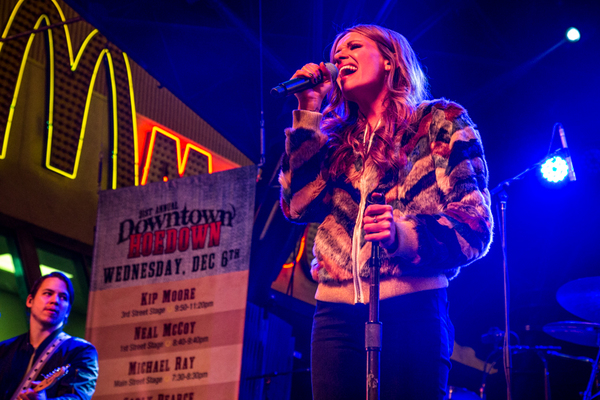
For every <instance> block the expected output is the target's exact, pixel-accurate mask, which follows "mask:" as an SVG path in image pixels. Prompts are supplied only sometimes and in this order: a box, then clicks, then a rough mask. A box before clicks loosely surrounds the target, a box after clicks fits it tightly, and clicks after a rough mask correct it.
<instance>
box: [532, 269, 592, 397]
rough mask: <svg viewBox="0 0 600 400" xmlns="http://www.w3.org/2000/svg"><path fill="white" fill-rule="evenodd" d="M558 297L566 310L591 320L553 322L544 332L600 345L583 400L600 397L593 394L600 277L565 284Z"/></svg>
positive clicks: (562, 338) (566, 338) (584, 344)
mask: <svg viewBox="0 0 600 400" xmlns="http://www.w3.org/2000/svg"><path fill="white" fill-rule="evenodd" d="M556 299H557V300H558V303H559V304H560V305H561V306H563V308H564V309H565V310H567V311H569V312H570V313H572V314H574V315H576V316H578V317H579V318H582V319H585V320H588V321H591V322H582V321H562V322H553V323H550V324H547V325H546V326H544V332H546V333H547V334H549V335H550V336H552V337H555V338H557V339H561V340H566V341H567V342H571V343H575V344H580V345H583V346H592V347H598V348H599V350H598V355H597V356H596V360H595V361H594V362H593V364H592V374H591V376H590V380H589V382H588V385H587V388H586V390H585V392H584V393H583V400H592V399H594V398H596V397H598V396H600V392H598V393H596V394H594V395H592V386H593V383H594V379H595V378H596V375H597V374H598V361H599V359H600V276H594V277H590V278H581V279H577V280H574V281H571V282H568V283H566V284H564V285H563V286H562V287H561V288H560V289H558V292H557V293H556Z"/></svg>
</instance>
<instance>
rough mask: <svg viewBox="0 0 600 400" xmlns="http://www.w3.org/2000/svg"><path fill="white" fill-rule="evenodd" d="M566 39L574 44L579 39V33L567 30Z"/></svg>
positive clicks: (575, 30)
mask: <svg viewBox="0 0 600 400" xmlns="http://www.w3.org/2000/svg"><path fill="white" fill-rule="evenodd" d="M566 35H567V39H568V40H569V41H570V42H576V41H578V40H579V39H580V38H581V35H580V34H579V31H578V30H577V28H569V29H568V30H567V34H566Z"/></svg>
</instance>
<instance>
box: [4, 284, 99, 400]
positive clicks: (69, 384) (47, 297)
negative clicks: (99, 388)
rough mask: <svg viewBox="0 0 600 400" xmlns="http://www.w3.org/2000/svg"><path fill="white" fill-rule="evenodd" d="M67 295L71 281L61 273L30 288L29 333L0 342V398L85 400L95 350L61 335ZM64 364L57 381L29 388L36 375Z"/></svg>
mask: <svg viewBox="0 0 600 400" xmlns="http://www.w3.org/2000/svg"><path fill="white" fill-rule="evenodd" d="M73 295H74V293H73V284H72V283H71V280H70V279H69V278H68V277H67V276H65V275H64V274H63V273H61V272H52V273H51V274H48V275H45V276H42V277H41V278H39V279H38V280H37V281H36V282H35V283H34V284H33V287H32V288H31V292H30V293H29V296H27V303H26V304H27V307H28V308H29V311H30V316H29V332H27V333H24V334H22V335H20V336H17V337H14V338H12V339H9V340H6V341H4V342H2V343H0V400H11V399H20V400H46V399H63V400H67V399H73V400H77V399H81V400H89V399H91V397H92V395H93V394H94V390H95V388H96V379H97V377H98V353H97V352H96V348H95V347H94V346H93V345H92V344H91V343H89V342H86V341H85V340H83V339H80V338H76V337H71V336H69V335H67V334H65V333H64V332H63V327H64V325H65V324H66V323H67V318H68V317H69V312H70V311H71V307H72V305H73V300H74V298H73ZM49 351H51V353H50V355H48V352H49ZM42 363H43V364H42ZM67 364H69V365H70V367H69V369H68V372H67V374H66V375H65V376H63V377H62V378H61V379H60V380H58V381H56V382H55V383H54V384H53V385H51V386H49V387H46V388H45V389H43V390H39V389H38V390H36V389H35V387H36V385H37V382H39V381H41V380H42V379H44V377H43V376H42V374H44V375H48V374H50V373H51V372H52V371H53V370H55V369H56V368H59V367H62V366H65V365H67ZM36 369H37V370H38V371H35V370H36ZM41 386H45V385H40V387H41ZM23 387H26V389H23Z"/></svg>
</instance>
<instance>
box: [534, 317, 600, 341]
mask: <svg viewBox="0 0 600 400" xmlns="http://www.w3.org/2000/svg"><path fill="white" fill-rule="evenodd" d="M544 332H546V333H547V334H548V335H550V336H552V337H555V338H557V339H561V340H566V341H567V342H571V343H576V344H581V345H583V346H594V347H598V346H600V324H596V323H593V322H582V321H560V322H551V323H549V324H547V325H545V326H544Z"/></svg>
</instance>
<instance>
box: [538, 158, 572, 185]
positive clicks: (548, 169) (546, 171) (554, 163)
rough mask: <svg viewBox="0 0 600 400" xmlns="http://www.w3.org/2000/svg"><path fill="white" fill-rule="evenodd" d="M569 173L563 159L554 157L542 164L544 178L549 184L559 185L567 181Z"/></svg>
mask: <svg viewBox="0 0 600 400" xmlns="http://www.w3.org/2000/svg"><path fill="white" fill-rule="evenodd" d="M568 173H569V167H568V166H567V162H566V161H565V160H564V159H562V158H561V157H558V156H557V157H552V158H549V159H547V160H546V161H545V162H544V164H542V176H543V177H544V179H546V180H547V181H548V182H553V183H557V182H560V181H562V180H563V179H565V177H566V176H567V175H568Z"/></svg>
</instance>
